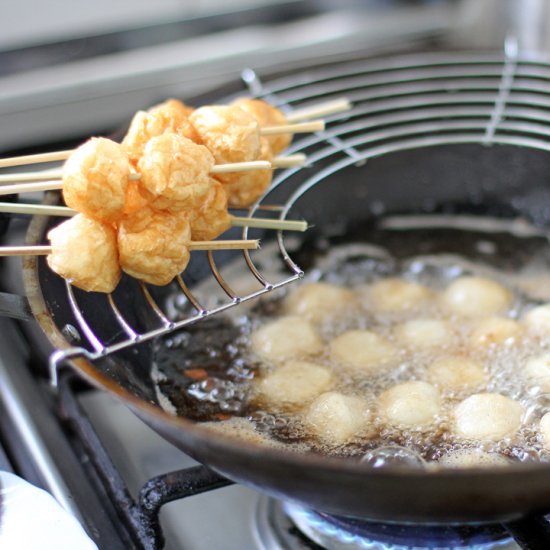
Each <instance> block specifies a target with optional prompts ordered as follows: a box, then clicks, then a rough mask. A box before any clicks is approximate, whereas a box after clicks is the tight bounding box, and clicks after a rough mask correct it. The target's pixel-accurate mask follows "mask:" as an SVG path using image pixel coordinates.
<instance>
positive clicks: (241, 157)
mask: <svg viewBox="0 0 550 550" xmlns="http://www.w3.org/2000/svg"><path fill="white" fill-rule="evenodd" d="M189 120H190V121H191V124H193V127H194V128H195V131H196V132H197V135H198V139H199V141H200V143H202V144H203V145H206V147H207V148H208V149H209V151H210V152H211V153H212V155H214V158H215V159H216V163H217V164H227V163H232V162H248V161H251V160H257V158H258V155H259V154H260V149H261V143H260V129H259V126H258V123H257V122H256V119H255V118H254V117H253V116H252V115H250V114H248V113H245V112H244V111H243V110H242V109H239V108H238V107H227V106H224V105H213V106H209V107H200V108H199V109H197V110H195V111H193V113H191V115H190V116H189Z"/></svg>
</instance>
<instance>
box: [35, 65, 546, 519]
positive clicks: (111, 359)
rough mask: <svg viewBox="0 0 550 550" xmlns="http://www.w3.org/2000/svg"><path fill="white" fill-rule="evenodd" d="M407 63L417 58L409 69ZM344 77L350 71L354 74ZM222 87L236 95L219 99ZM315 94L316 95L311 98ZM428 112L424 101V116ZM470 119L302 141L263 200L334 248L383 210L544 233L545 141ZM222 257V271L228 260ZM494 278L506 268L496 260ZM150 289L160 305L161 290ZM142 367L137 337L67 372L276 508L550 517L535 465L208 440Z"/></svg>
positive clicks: (138, 302)
mask: <svg viewBox="0 0 550 550" xmlns="http://www.w3.org/2000/svg"><path fill="white" fill-rule="evenodd" d="M431 62H433V58H431ZM476 63H477V62H476ZM415 64H416V65H417V64H418V61H417V60H416V61H415V60H413V62H412V63H408V66H409V68H410V67H411V66H416V65H415ZM404 65H407V63H405V64H404ZM436 65H437V63H435V64H434V66H436ZM397 66H400V65H399V63H397V62H396V61H392V62H388V63H385V62H384V61H382V62H381V63H378V64H377V65H376V66H375V67H374V69H373V71H372V74H373V75H374V77H373V78H375V79H376V82H377V83H376V84H375V85H376V86H380V85H381V84H380V82H382V85H384V84H383V83H384V82H385V80H384V78H382V79H381V78H378V75H379V74H380V72H383V71H384V70H386V67H390V68H389V69H388V70H390V71H394V70H396V69H395V68H396V67H397ZM427 66H430V67H431V66H432V65H430V63H427ZM352 68H353V70H354V71H355V73H356V72H357V71H356V69H357V68H356V67H352ZM497 68H498V70H500V65H498V63H497V64H494V63H493V62H491V63H489V65H488V68H487V70H488V71H489V72H496V69H497ZM434 70H435V69H434ZM476 70H477V69H476ZM367 72H368V71H367ZM478 72H479V71H478ZM355 73H354V74H355ZM369 74H370V73H369ZM317 77H318V75H317V76H316V74H315V73H314V72H313V73H311V74H308V75H306V76H305V77H300V78H299V79H298V80H299V83H298V86H297V87H306V88H307V86H309V85H310V84H311V83H312V82H315V79H316V78H317ZM369 78H370V77H369ZM407 78H409V76H408V77H407ZM499 78H500V77H499V75H498V78H496V79H495V82H496V84H494V86H495V88H494V90H493V93H492V95H491V96H490V99H491V101H493V100H494V99H495V97H496V93H497V92H498V86H499V82H500V80H499ZM328 82H329V84H327V86H329V87H330V86H332V87H333V89H335V90H336V93H338V95H344V94H345V93H346V90H345V86H344V82H343V81H342V83H340V81H338V80H337V79H335V77H333V78H332V79H331V80H329V81H328ZM335 82H336V85H335ZM345 82H346V83H348V81H345ZM352 84H353V86H354V88H351V89H352V90H355V89H356V88H357V82H356V81H354V82H353V83H352V82H351V81H350V82H349V83H348V85H349V86H352ZM492 85H493V84H491V86H492ZM491 89H492V88H491ZM229 91H230V92H234V91H235V90H234V89H233V90H225V91H224V93H225V92H229ZM420 91H421V90H420V89H419V88H418V86H417V87H416V88H415V89H414V90H412V92H411V93H412V94H413V96H414V100H415V101H417V98H418V97H419V93H420ZM448 92H449V90H446V93H448ZM430 93H431V92H430ZM294 94H296V92H294ZM220 95H222V92H220V93H219V95H218V97H219V96H220ZM320 95H321V94H320V92H319V89H318V87H315V93H314V94H312V95H311V98H317V97H318V96H320ZM389 95H391V94H390V92H389V91H388V96H389ZM382 96H383V94H380V97H382ZM377 97H378V96H377ZM430 97H432V96H430ZM433 97H435V96H433ZM445 97H446V98H448V97H450V96H449V95H447V96H445ZM476 97H477V96H476ZM352 99H353V97H352ZM369 101H370V100H369ZM376 101H381V100H379V99H376ZM376 101H374V103H376ZM446 101H449V100H446ZM468 101H469V100H468ZM476 101H479V104H476V105H477V106H476V107H475V108H473V107H472V109H474V110H475V111H476V113H477V115H476V116H479V113H480V111H481V109H482V106H481V104H482V103H483V101H482V100H481V99H478V100H476ZM429 102H430V99H429V98H428V99H426V106H427V105H428V103H429ZM374 103H369V102H368V101H367V106H368V108H369V109H370V110H371V111H370V112H371V114H368V115H365V120H367V119H368V117H369V116H372V109H373V107H372V106H371V105H372V104H374ZM467 105H470V103H468V102H467V103H464V105H463V106H464V109H466V110H467V108H469V107H467ZM491 105H492V104H491ZM454 107H456V105H455V106H454ZM417 112H418V111H415V113H417ZM490 113H491V111H490V110H489V114H490ZM416 116H417V118H418V115H416ZM444 118H445V117H443V119H444ZM443 119H442V120H443ZM369 120H370V119H369ZM476 120H477V119H472V121H471V122H469V123H468V124H470V126H468V127H467V126H466V125H465V123H462V122H461V123H459V124H458V123H456V124H455V123H454V122H449V123H447V122H445V121H443V122H439V123H431V124H430V125H428V126H423V127H420V128H417V127H416V126H415V127H414V129H411V130H410V132H409V134H408V136H412V137H408V136H407V135H404V137H402V138H399V139H397V140H396V138H395V135H396V134H395V132H394V133H393V134H392V130H389V131H388V133H382V134H380V135H378V136H377V141H376V146H372V147H370V146H369V147H366V148H365V147H363V148H361V147H359V149H358V150H359V151H360V154H359V155H357V158H353V154H352V155H350V154H349V152H346V151H342V150H341V149H340V148H339V147H338V146H337V145H336V146H335V145H334V140H333V141H332V142H330V143H332V145H331V146H330V147H332V148H333V149H330V148H329V149H328V153H327V154H324V153H323V151H324V149H323V147H324V145H323V144H321V145H319V143H317V144H316V145H315V144H314V145H313V146H312V148H311V150H308V151H306V152H308V153H311V152H312V151H313V152H314V154H315V155H316V162H315V165H314V167H312V168H307V169H303V170H300V171H297V172H296V173H293V175H292V177H289V178H287V179H286V180H285V181H283V182H282V183H281V185H279V186H278V187H276V188H275V189H273V190H272V191H270V192H269V193H268V195H267V196H266V197H265V200H264V202H266V203H271V204H274V203H281V202H286V201H289V200H290V202H288V204H289V205H290V206H289V212H290V213H291V214H292V215H295V216H297V217H303V218H304V219H306V220H308V221H309V222H310V223H311V224H312V225H313V229H311V230H310V231H309V232H308V234H307V235H306V238H307V239H309V238H311V239H312V238H313V237H315V236H317V235H323V236H324V237H325V238H326V239H327V241H328V242H329V243H332V242H345V241H346V239H347V238H348V237H349V238H350V239H351V238H352V236H353V238H355V237H357V235H358V232H359V234H360V233H361V231H363V238H365V239H366V240H368V236H369V234H368V230H366V229H364V228H369V227H370V229H371V230H373V231H375V230H376V219H377V218H376V213H377V212H380V211H381V210H383V211H384V212H385V213H386V214H424V213H426V212H430V213H434V212H439V213H443V214H445V215H449V216H451V215H455V214H457V215H458V214H468V215H476V216H491V217H497V218H503V219H515V218H517V217H520V218H523V219H526V220H529V221H530V222H531V223H533V224H535V225H537V226H540V227H542V228H544V227H546V226H547V225H548V223H549V220H550V187H549V186H550V152H549V151H550V148H549V147H548V145H547V141H546V140H547V138H546V135H548V132H546V133H544V132H540V133H539V134H538V135H537V136H536V139H535V138H532V139H531V137H532V136H531V134H529V135H527V134H528V133H524V134H522V132H525V128H524V127H522V129H520V130H518V131H517V132H516V133H515V134H514V136H512V137H511V134H510V133H508V134H506V133H503V134H501V135H495V136H494V138H493V139H491V140H489V142H490V145H489V144H488V143H489V142H488V141H487V140H486V139H484V136H485V134H484V127H483V129H482V130H481V131H480V125H479V124H478V123H477V122H476ZM453 124H454V125H453ZM484 124H485V123H484ZM411 128H412V127H411ZM351 131H354V130H353V129H352V130H351ZM355 131H356V132H357V129H355ZM353 135H359V136H360V135H361V134H360V133H359V134H357V133H356V134H353V133H352V136H353ZM392 136H394V137H393V138H392ZM525 136H527V137H525ZM307 139H309V138H307ZM361 139H362V138H360V139H358V141H357V142H356V143H357V145H358V146H359V145H361V143H363V144H364V143H366V142H361ZM392 140H393V141H392ZM334 147H335V148H334ZM356 150H357V149H356ZM365 160H367V162H366V163H365V162H364V161H365ZM357 161H359V162H357ZM374 205H376V208H374V207H373V206H374ZM49 223H51V221H50V220H47V219H45V218H43V217H39V218H35V219H34V220H33V222H32V224H31V227H30V230H29V235H28V237H29V240H30V242H32V243H39V242H43V239H44V235H45V232H46V231H47V228H48V224H49ZM369 224H370V225H369ZM266 237H267V236H266ZM285 238H286V237H285ZM301 251H302V253H304V254H305V256H304V257H298V258H296V261H298V263H300V262H301V261H302V260H304V261H306V260H305V257H306V256H307V251H308V247H307V244H306V245H304V246H302V247H301ZM227 261H228V262H229V261H231V257H230V256H229V257H228V259H227ZM306 263H307V262H306ZM503 268H505V269H513V268H514V266H513V265H508V264H504V265H503ZM548 268H549V269H550V266H548ZM208 272H209V271H208V269H207V267H205V265H201V264H200V262H199V264H195V265H193V266H192V269H190V270H189V273H188V274H187V275H188V276H189V277H190V279H191V280H192V281H195V282H200V281H201V280H202V279H204V277H206V274H207V273H208ZM24 278H25V286H26V292H27V295H28V297H29V300H30V302H31V306H32V309H33V312H34V316H35V318H36V320H37V321H38V323H39V324H40V326H41V327H42V329H43V330H44V332H45V333H46V335H47V336H48V338H49V339H50V341H51V342H52V344H53V345H54V346H55V347H57V348H60V349H66V348H68V347H71V346H73V345H84V343H83V342H82V341H78V340H77V341H75V340H73V341H70V342H69V341H68V339H67V338H68V337H67V335H70V332H69V333H68V332H67V331H66V330H65V331H63V327H66V326H67V325H74V326H78V323H77V319H76V318H75V312H74V311H73V310H72V309H71V307H70V304H69V301H68V298H67V292H66V287H65V283H64V281H62V280H60V279H59V278H58V277H57V276H55V275H54V274H52V273H51V272H50V271H49V270H48V268H47V266H46V265H45V261H44V259H43V258H28V259H26V260H25V264H24ZM136 290H137V285H136V283H135V282H134V281H131V280H128V279H123V281H122V282H121V284H120V285H119V288H118V289H117V291H116V300H117V303H118V304H121V307H123V308H124V314H125V316H126V318H127V319H128V320H129V322H131V323H132V324H133V325H134V326H136V327H138V328H139V329H140V330H143V331H146V330H150V329H151V328H153V327H154V326H155V322H156V321H158V319H155V318H153V317H152V316H151V312H150V308H148V307H146V304H145V303H144V302H143V300H142V299H141V298H140V297H139V296H138V293H137V292H136ZM154 292H155V294H156V296H157V298H158V300H159V301H162V299H163V296H165V295H166V293H167V292H168V289H166V288H159V289H155V291H154ZM78 300H79V305H80V310H81V311H82V313H83V315H84V317H85V318H86V319H87V320H88V322H89V323H90V325H91V326H94V327H96V330H97V334H98V336H99V337H100V338H101V339H102V340H103V341H104V342H109V341H111V340H114V339H115V338H116V337H117V335H118V334H119V333H120V325H119V324H117V323H116V321H115V319H114V318H113V317H112V315H108V314H106V312H107V311H108V309H107V302H106V300H107V299H106V297H105V296H101V295H95V294H90V295H87V294H86V293H78ZM199 323H200V321H199ZM197 326H199V325H197ZM62 331H63V332H62ZM151 361H152V343H151V342H150V341H149V342H145V343H141V344H139V345H135V346H132V347H131V348H128V349H126V350H123V351H121V352H118V353H116V354H113V355H109V356H106V357H103V358H101V359H99V360H96V361H94V362H90V361H88V360H86V359H85V358H83V357H76V358H73V359H72V360H71V361H70V364H71V365H72V367H73V368H74V369H76V371H78V372H79V373H80V374H81V375H82V376H83V377H84V378H85V379H86V380H88V381H89V382H90V383H92V384H93V385H95V386H97V387H98V388H100V389H102V390H104V391H107V392H109V393H110V394H112V395H114V396H116V397H117V398H119V399H121V400H122V401H123V402H124V403H125V404H126V405H127V406H128V407H130V409H131V410H132V411H133V412H134V413H135V414H136V415H138V416H139V417H140V418H141V419H142V420H143V421H144V422H145V423H147V424H148V425H150V426H151V427H152V428H153V429H154V430H156V431H157V432H158V433H159V434H161V435H162V436H163V437H164V438H166V439H167V440H168V441H170V442H171V443H173V444H174V445H175V446H177V447H179V448H180V449H182V450H183V451H184V452H186V453H187V454H189V455H190V456H192V457H193V458H195V459H196V460H198V461H199V462H202V463H204V464H206V465H208V466H210V467H211V468H213V469H214V470H216V471H218V472H219V473H221V474H223V475H224V476H226V477H228V478H229V479H232V480H234V481H236V482H239V483H242V484H244V485H247V486H250V487H253V488H255V489H258V490H260V491H263V492H266V493H269V494H270V495H273V496H275V497H277V498H281V499H289V500H293V501H296V502H299V503H302V504H304V505H306V506H308V507H311V508H314V509H317V510H319V511H323V512H327V513H332V514H338V515H343V516H350V517H358V518H366V519H371V520H375V521H389V522H419V523H430V524H438V523H449V522H473V523H483V522H504V521H511V520H515V519H518V518H521V517H524V516H526V515H528V514H534V513H544V512H548V511H550V464H542V463H534V462H533V463H521V464H515V465H510V467H507V468H499V469H467V470H460V471H458V470H452V471H423V470H416V469H405V468H397V467H388V468H385V469H372V468H369V467H368V466H365V465H362V464H360V463H357V462H355V461H352V460H342V459H337V458H329V457H325V456H319V455H315V454H298V453H291V452H284V451H282V450H279V449H275V448H266V447H262V446H259V445H255V444H253V443H249V442H244V441H242V440H237V439H233V438H230V437H227V436H224V435H222V434H219V433H215V434H214V433H213V432H211V431H209V430H207V429H205V428H203V427H201V425H200V424H196V423H194V422H192V421H190V420H188V419H186V418H180V417H174V416H171V415H170V414H168V413H167V412H165V411H164V410H163V409H162V408H161V407H160V406H159V405H158V398H157V395H156V393H155V388H154V384H153V381H152V380H151V376H150V371H151Z"/></svg>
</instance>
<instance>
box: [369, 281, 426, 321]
mask: <svg viewBox="0 0 550 550" xmlns="http://www.w3.org/2000/svg"><path fill="white" fill-rule="evenodd" d="M432 296H433V293H432V291H431V290H430V289H429V288H428V287H426V286H424V285H421V284H419V283H413V282H410V281H405V280H403V279H398V278H395V277H389V278H387V279H380V280H379V281H375V282H374V283H372V284H370V285H368V286H367V287H366V289H365V297H366V299H367V302H368V303H369V304H370V305H372V307H374V309H375V310H376V311H380V312H383V313H400V312H405V311H409V310H414V309H416V308H418V307H420V306H422V305H424V304H426V303H427V302H429V300H430V299H431V298H432Z"/></svg>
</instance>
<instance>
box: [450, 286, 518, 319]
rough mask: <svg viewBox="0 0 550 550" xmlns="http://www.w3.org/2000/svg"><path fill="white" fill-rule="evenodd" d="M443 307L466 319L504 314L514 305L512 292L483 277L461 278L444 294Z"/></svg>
mask: <svg viewBox="0 0 550 550" xmlns="http://www.w3.org/2000/svg"><path fill="white" fill-rule="evenodd" d="M442 303H443V305H444V306H445V307H446V308H447V309H448V310H449V311H450V312H451V313H454V314H457V315H463V316H465V317H486V316H489V315H496V314H498V313H503V312H504V311H506V310H507V309H508V308H509V307H510V305H511V304H512V294H511V292H510V291H509V290H508V289H506V288H504V287H503V286H502V285H501V284H499V283H497V282H496V281H493V280H491V279H485V278H483V277H460V278H458V279H456V281H454V282H452V283H451V284H450V285H449V286H448V287H447V288H446V289H445V291H444V292H443V295H442Z"/></svg>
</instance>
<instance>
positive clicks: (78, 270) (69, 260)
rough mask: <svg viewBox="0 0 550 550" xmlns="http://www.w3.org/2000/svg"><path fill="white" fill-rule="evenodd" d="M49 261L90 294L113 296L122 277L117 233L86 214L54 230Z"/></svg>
mask: <svg viewBox="0 0 550 550" xmlns="http://www.w3.org/2000/svg"><path fill="white" fill-rule="evenodd" d="M48 239H49V240H50V243H51V246H52V252H51V254H50V255H48V257H47V258H46V260H47V262H48V265H49V266H50V268H51V269H52V271H54V272H55V273H57V274H58V275H61V277H63V278H64V279H66V280H67V281H69V282H70V283H71V284H73V285H74V286H77V287H78V288H81V289H82V290H86V291H89V292H90V291H94V292H107V293H108V292H112V291H113V290H114V289H115V288H116V286H117V284H118V282H119V280H120V277H121V271H120V265H119V260H118V249H117V240H116V232H115V229H114V228H113V227H112V226H111V225H107V224H104V223H101V222H99V221H97V220H94V219H91V218H87V217H86V216H84V215H83V214H77V215H76V216H74V217H72V218H70V219H68V220H67V221H65V222H63V223H61V224H59V225H58V226H57V227H54V228H53V229H51V230H50V231H49V233H48Z"/></svg>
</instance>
